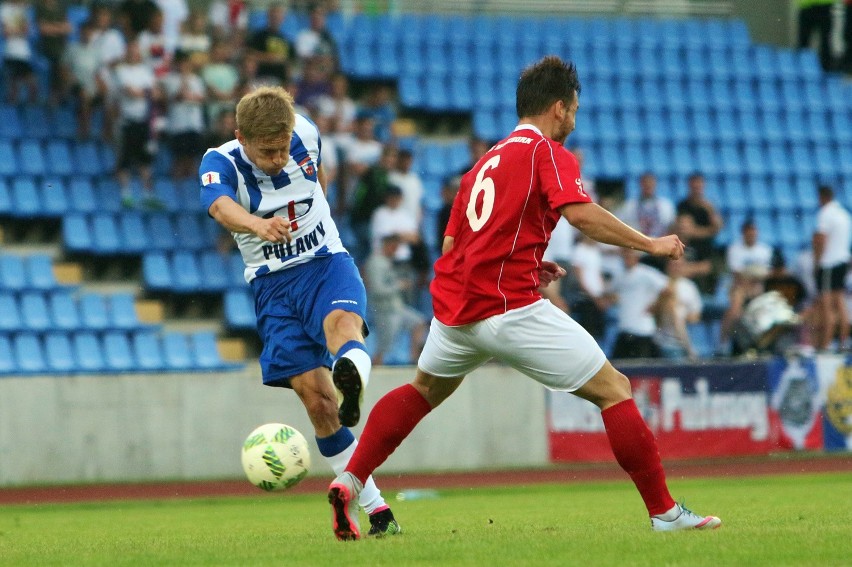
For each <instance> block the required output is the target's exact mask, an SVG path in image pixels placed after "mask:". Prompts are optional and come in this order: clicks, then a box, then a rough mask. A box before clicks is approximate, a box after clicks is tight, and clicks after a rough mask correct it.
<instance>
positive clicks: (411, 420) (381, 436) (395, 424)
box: [346, 384, 432, 482]
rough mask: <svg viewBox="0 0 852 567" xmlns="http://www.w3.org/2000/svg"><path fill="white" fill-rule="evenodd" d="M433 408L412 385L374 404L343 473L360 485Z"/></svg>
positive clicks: (393, 392) (401, 388)
mask: <svg viewBox="0 0 852 567" xmlns="http://www.w3.org/2000/svg"><path fill="white" fill-rule="evenodd" d="M430 411H432V406H430V405H429V402H427V401H426V398H424V397H423V396H422V395H421V394H420V392H418V391H417V390H416V389H415V388H414V386H412V385H411V384H406V385H405V386H400V387H399V388H397V389H395V390H391V391H390V392H388V393H387V394H385V395H384V396H383V397H382V399H380V400H379V401H378V402H376V405H375V407H373V409H372V410H371V411H370V416H369V417H368V418H367V425H366V426H364V431H363V432H362V433H361V438H360V439H359V440H358V447H357V448H356V449H355V454H354V455H352V458H351V459H349V464H348V465H346V470H347V471H348V472H351V473H352V474H353V475H355V477H356V478H358V480H360V481H361V482H367V477H369V476H370V475H371V474H373V471H374V470H376V468H377V467H378V466H379V465H381V464H382V463H384V462H385V461H386V460H387V458H388V457H390V455H391V453H393V452H394V451H395V450H396V448H397V447H399V444H400V443H402V440H403V439H405V438H406V437H408V434H409V433H411V432H412V431H413V430H414V428H415V427H416V426H417V424H418V423H420V420H421V419H423V418H424V417H426V414H428V413H429V412H430Z"/></svg>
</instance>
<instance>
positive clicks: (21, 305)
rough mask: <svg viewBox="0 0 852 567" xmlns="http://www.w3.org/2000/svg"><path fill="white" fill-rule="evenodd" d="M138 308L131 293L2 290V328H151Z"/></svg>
mask: <svg viewBox="0 0 852 567" xmlns="http://www.w3.org/2000/svg"><path fill="white" fill-rule="evenodd" d="M148 327H151V325H148V324H145V323H142V322H141V321H140V320H139V315H138V313H137V311H136V301H135V299H134V297H133V295H131V294H130V293H124V292H115V293H110V294H101V293H92V292H86V293H82V294H77V293H75V292H72V291H70V290H63V289H56V290H53V291H48V292H41V291H22V292H20V293H12V292H9V291H0V331H3V332H8V331H17V330H29V331H47V330H50V329H59V330H77V329H84V330H94V331H103V330H109V329H118V330H129V329H140V328H148Z"/></svg>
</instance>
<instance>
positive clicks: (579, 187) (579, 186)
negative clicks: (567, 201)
mask: <svg viewBox="0 0 852 567" xmlns="http://www.w3.org/2000/svg"><path fill="white" fill-rule="evenodd" d="M574 183H576V184H577V191H579V192H580V195H583V196H584V197H585V196H586V190H585V189H583V180H582V179H580V178H579V177H578V178H577V179H575V180H574Z"/></svg>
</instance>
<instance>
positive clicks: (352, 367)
mask: <svg viewBox="0 0 852 567" xmlns="http://www.w3.org/2000/svg"><path fill="white" fill-rule="evenodd" d="M363 324H364V321H363V319H362V318H361V316H360V315H358V314H357V313H352V312H351V311H344V310H342V309H335V310H334V311H332V312H331V313H329V314H328V315H326V317H325V319H324V320H323V331H324V332H325V336H326V345H328V350H329V352H330V353H331V354H332V355H333V356H334V365H333V366H332V380H333V382H334V386H335V387H336V388H337V390H338V391H339V392H340V400H339V401H340V409H339V412H338V415H339V417H340V423H342V424H343V425H345V426H347V427H354V426H356V425H358V422H359V421H360V420H361V402H363V401H364V390H365V389H366V388H367V383H368V382H369V381H370V371H371V370H372V368H373V362H372V359H371V358H370V355H369V354H368V353H367V347H366V346H365V345H364V336H363V335H362V333H361V329H362V327H363Z"/></svg>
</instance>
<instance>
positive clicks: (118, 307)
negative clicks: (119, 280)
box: [109, 292, 142, 331]
mask: <svg viewBox="0 0 852 567" xmlns="http://www.w3.org/2000/svg"><path fill="white" fill-rule="evenodd" d="M109 318H110V326H111V327H112V328H114V329H121V330H125V331H131V330H134V329H138V328H139V327H141V326H142V323H141V322H140V321H139V315H138V314H137V313H136V299H135V298H134V297H133V295H132V294H130V293H124V292H115V293H112V294H110V296H109Z"/></svg>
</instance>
